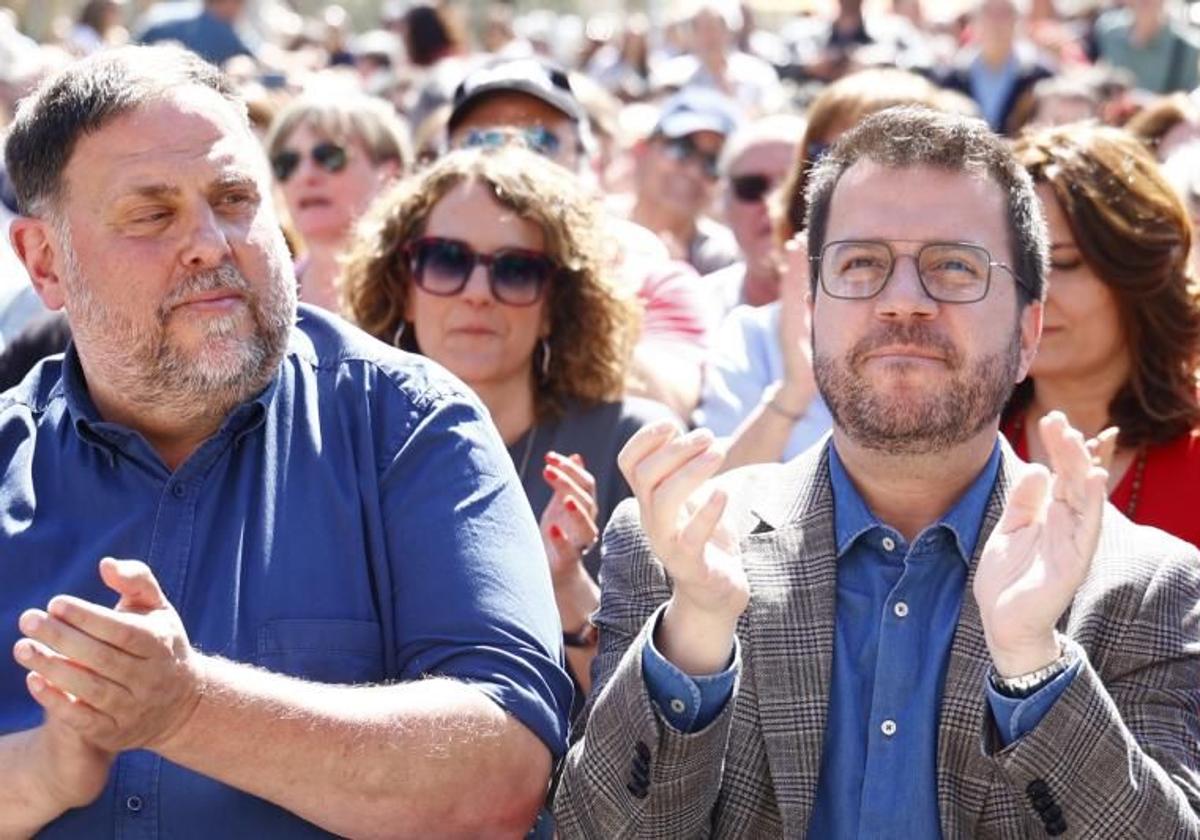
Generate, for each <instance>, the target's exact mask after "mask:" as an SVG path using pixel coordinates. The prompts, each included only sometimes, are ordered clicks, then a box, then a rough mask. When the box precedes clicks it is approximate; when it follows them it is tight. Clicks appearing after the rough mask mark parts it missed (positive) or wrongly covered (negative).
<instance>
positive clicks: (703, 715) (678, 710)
mask: <svg viewBox="0 0 1200 840" xmlns="http://www.w3.org/2000/svg"><path fill="white" fill-rule="evenodd" d="M661 620H662V612H661V611H660V612H659V614H658V615H657V616H656V617H655V619H654V622H655V630H657V629H658V622H660V621H661ZM741 662H742V655H741V644H740V642H738V640H737V637H736V636H735V637H734V640H733V655H732V656H731V657H730V660H729V667H727V668H726V669H725V670H724V671H720V672H718V673H716V674H709V675H708V676H703V677H693V676H689V675H688V674H685V673H684V672H683V671H681V670H679V669H678V668H677V667H675V666H674V665H672V664H671V663H670V662H668V661H667V659H666V657H664V656H663V655H662V654H661V653H659V652H658V648H656V647H655V646H654V633H653V632H651V633H650V634H649V635H648V636H647V638H646V646H645V647H644V648H643V649H642V679H644V680H645V681H646V690H647V692H649V694H650V699H651V700H652V701H653V702H654V705H655V706H657V707H658V711H659V714H661V716H662V718H663V720H665V721H666V722H667V724H668V725H670V726H671V727H673V728H674V729H675V730H676V731H678V732H681V733H683V734H685V735H686V734H691V733H693V732H699V731H700V730H702V729H704V727H706V726H708V725H709V724H710V723H712V722H713V721H714V720H716V719H717V716H718V715H720V714H721V711H722V709H724V708H725V704H726V703H727V702H728V701H729V697H730V695H731V694H733V684H734V681H735V679H736V677H737V673H738V670H739V669H740V668H741Z"/></svg>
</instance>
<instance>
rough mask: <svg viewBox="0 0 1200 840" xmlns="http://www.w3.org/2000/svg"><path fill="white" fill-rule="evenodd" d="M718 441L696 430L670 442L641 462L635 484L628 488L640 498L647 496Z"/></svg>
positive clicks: (704, 431) (633, 482) (705, 431)
mask: <svg viewBox="0 0 1200 840" xmlns="http://www.w3.org/2000/svg"><path fill="white" fill-rule="evenodd" d="M715 440H716V439H715V438H714V437H713V433H712V432H711V431H710V430H708V429H695V430H693V431H691V432H688V433H687V434H686V435H683V436H682V437H677V438H675V439H673V440H671V441H670V442H668V443H666V444H665V445H663V446H661V447H659V449H658V450H657V451H656V452H653V453H651V454H650V455H648V456H646V457H645V458H644V459H642V461H641V463H639V464H638V465H637V467H636V468H635V469H634V471H633V481H631V482H630V485H629V486H630V487H632V488H633V490H634V492H635V493H636V494H638V495H639V498H641V497H643V496H646V497H648V496H649V495H650V494H651V493H653V492H654V490H655V488H657V487H658V485H659V484H661V483H662V482H663V481H664V480H665V479H666V478H667V477H668V476H671V475H674V474H675V473H676V472H677V471H678V470H680V469H682V468H683V466H684V465H685V464H687V463H688V462H689V461H691V460H692V459H693V458H695V457H696V456H697V455H699V454H701V453H702V452H705V451H708V450H710V449H711V448H712V446H713V444H714V442H715Z"/></svg>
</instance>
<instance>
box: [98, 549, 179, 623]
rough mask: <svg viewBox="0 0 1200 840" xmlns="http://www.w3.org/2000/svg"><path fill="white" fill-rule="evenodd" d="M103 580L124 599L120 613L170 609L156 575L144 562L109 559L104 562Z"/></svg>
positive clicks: (102, 563)
mask: <svg viewBox="0 0 1200 840" xmlns="http://www.w3.org/2000/svg"><path fill="white" fill-rule="evenodd" d="M100 579H101V580H103V581H104V585H105V586H107V587H108V588H109V589H111V590H113V591H114V592H116V593H117V594H118V595H120V596H121V600H120V601H119V602H118V603H117V606H116V609H117V610H118V611H121V612H149V611H150V610H156V609H159V608H161V607H165V606H167V605H168V604H167V597H166V596H165V595H163V591H162V589H161V588H160V587H159V585H158V580H157V579H156V578H155V577H154V573H153V572H152V571H150V567H149V566H147V565H146V564H145V563H143V562H142V561H140V560H115V559H113V558H112V557H105V558H104V559H103V560H101V561H100Z"/></svg>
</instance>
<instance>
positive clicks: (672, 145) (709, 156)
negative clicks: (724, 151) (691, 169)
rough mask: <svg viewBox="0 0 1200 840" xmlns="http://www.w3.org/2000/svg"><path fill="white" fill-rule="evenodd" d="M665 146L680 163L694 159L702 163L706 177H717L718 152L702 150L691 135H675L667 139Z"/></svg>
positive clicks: (669, 154) (669, 153)
mask: <svg viewBox="0 0 1200 840" xmlns="http://www.w3.org/2000/svg"><path fill="white" fill-rule="evenodd" d="M663 148H664V149H665V150H666V152H667V155H668V156H669V157H670V158H671V159H672V160H676V161H679V162H680V163H683V162H685V161H688V160H694V161H695V162H696V163H698V164H700V169H701V171H702V172H703V173H704V177H706V178H708V179H710V180H711V179H715V178H716V177H717V153H716V152H704V151H701V150H700V149H699V148H697V146H696V143H695V142H694V141H693V140H692V138H691V137H675V138H673V139H671V140H668V141H666V143H664V144H663Z"/></svg>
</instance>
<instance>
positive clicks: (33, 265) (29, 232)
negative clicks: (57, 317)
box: [8, 216, 67, 310]
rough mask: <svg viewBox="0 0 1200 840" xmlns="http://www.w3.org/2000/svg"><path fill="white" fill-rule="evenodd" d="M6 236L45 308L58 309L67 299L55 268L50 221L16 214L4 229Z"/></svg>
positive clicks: (56, 265) (56, 266)
mask: <svg viewBox="0 0 1200 840" xmlns="http://www.w3.org/2000/svg"><path fill="white" fill-rule="evenodd" d="M8 239H9V242H11V243H12V246H13V250H14V251H16V252H17V256H18V257H20V259H21V262H22V263H24V264H25V270H26V271H27V272H29V279H30V281H31V282H32V283H33V288H34V291H36V292H37V293H38V297H40V298H41V299H42V303H44V304H46V308H47V309H55V310H56V309H62V308H63V306H64V305H65V304H66V302H67V298H66V290H65V289H64V287H63V283H62V277H61V276H60V275H59V269H58V263H59V260H58V242H57V240H56V239H55V236H54V232H53V230H52V229H51V227H50V223H49V222H47V221H46V220H45V219H37V218H33V217H31V216H18V217H17V218H15V219H13V221H12V224H11V226H10V227H9V229H8Z"/></svg>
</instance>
